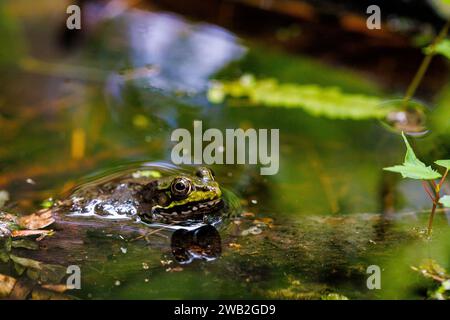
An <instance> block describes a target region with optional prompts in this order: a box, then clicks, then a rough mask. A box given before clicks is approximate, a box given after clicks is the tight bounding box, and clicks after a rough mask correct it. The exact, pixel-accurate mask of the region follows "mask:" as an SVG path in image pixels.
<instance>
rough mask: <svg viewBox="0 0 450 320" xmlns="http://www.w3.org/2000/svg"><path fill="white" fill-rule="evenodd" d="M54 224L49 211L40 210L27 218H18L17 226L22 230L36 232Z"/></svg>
mask: <svg viewBox="0 0 450 320" xmlns="http://www.w3.org/2000/svg"><path fill="white" fill-rule="evenodd" d="M53 222H55V219H54V218H53V216H52V211H51V210H50V209H42V210H39V211H37V212H35V213H33V214H30V215H28V216H23V217H20V218H19V225H20V226H21V227H22V228H24V229H29V230H37V229H42V228H45V227H47V226H49V225H51V224H52V223H53Z"/></svg>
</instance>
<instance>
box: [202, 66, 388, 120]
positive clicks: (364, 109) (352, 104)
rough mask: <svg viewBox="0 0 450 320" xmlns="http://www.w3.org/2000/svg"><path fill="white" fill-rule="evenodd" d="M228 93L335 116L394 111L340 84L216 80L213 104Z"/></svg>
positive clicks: (378, 116)
mask: <svg viewBox="0 0 450 320" xmlns="http://www.w3.org/2000/svg"><path fill="white" fill-rule="evenodd" d="M227 96H228V97H232V98H247V99H249V101H250V103H249V104H248V106H254V105H263V106H267V107H285V108H300V109H303V110H305V111H306V112H308V113H310V114H312V115H314V116H324V117H328V118H332V119H356V120H359V119H370V118H376V119H381V118H383V117H385V116H386V115H387V114H388V113H389V112H391V111H392V110H393V109H392V108H389V107H386V106H383V105H382V100H381V99H380V98H378V97H374V96H367V95H362V94H350V93H344V92H342V91H341V90H340V89H339V88H336V87H321V86H318V85H300V84H293V83H283V84H280V83H278V82H277V80H275V79H260V80H256V79H254V77H253V76H250V75H245V76H243V77H241V78H240V79H239V80H238V81H230V82H214V83H213V84H212V86H211V88H210V90H209V92H208V99H209V101H210V102H211V103H221V102H223V100H224V99H225V98H226V97H227Z"/></svg>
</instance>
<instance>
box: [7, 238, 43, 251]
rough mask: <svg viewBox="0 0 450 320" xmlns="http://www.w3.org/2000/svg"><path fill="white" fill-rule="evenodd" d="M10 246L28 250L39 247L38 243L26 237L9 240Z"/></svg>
mask: <svg viewBox="0 0 450 320" xmlns="http://www.w3.org/2000/svg"><path fill="white" fill-rule="evenodd" d="M11 246H12V247H13V248H23V249H28V250H37V249H39V245H38V244H37V243H36V242H35V241H31V240H28V239H20V240H15V241H13V242H11Z"/></svg>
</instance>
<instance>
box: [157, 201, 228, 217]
mask: <svg viewBox="0 0 450 320" xmlns="http://www.w3.org/2000/svg"><path fill="white" fill-rule="evenodd" d="M223 206H224V202H223V200H222V199H221V198H218V199H213V200H209V201H196V202H189V203H186V204H182V205H178V206H173V207H170V208H164V207H156V208H153V210H152V213H153V215H154V216H162V217H164V218H166V219H169V220H170V219H174V218H176V219H178V220H179V219H180V218H181V219H182V220H184V219H202V218H203V217H204V216H205V215H207V214H212V213H215V212H217V211H219V210H220V209H222V208H223Z"/></svg>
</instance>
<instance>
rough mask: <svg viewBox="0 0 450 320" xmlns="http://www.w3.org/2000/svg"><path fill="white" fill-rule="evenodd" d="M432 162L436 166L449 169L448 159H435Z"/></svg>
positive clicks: (449, 162) (449, 161)
mask: <svg viewBox="0 0 450 320" xmlns="http://www.w3.org/2000/svg"><path fill="white" fill-rule="evenodd" d="M434 163H436V164H437V165H438V166H441V167H444V168H445V169H448V170H450V160H437V161H435V162H434Z"/></svg>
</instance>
